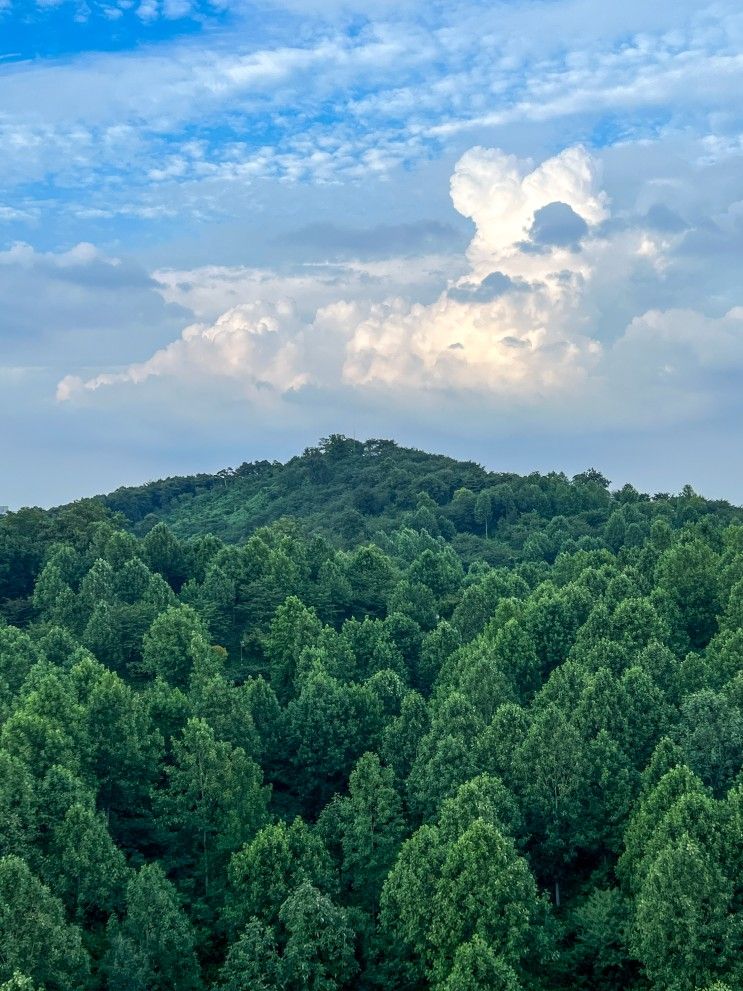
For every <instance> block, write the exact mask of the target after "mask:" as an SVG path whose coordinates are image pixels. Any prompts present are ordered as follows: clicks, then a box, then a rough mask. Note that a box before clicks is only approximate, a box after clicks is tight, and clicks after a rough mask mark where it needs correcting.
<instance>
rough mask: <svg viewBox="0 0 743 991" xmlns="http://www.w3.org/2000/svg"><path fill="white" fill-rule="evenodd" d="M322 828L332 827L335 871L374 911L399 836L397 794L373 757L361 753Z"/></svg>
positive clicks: (354, 896) (354, 897)
mask: <svg viewBox="0 0 743 991" xmlns="http://www.w3.org/2000/svg"><path fill="white" fill-rule="evenodd" d="M328 811H332V817H331V818H330V821H329V822H328V824H327V826H326V828H328V827H329V828H330V830H331V832H332V833H335V836H334V840H335V842H336V843H337V844H338V846H339V847H340V852H341V877H342V880H343V882H344V885H345V886H346V887H347V888H348V891H349V896H350V900H351V901H352V903H354V904H356V905H359V906H360V907H361V908H363V909H364V910H365V911H367V912H369V913H371V914H372V915H375V914H376V911H377V906H378V903H379V896H380V893H381V890H382V885H383V883H384V879H385V877H386V876H387V874H388V872H389V870H390V867H391V866H392V864H393V863H394V860H395V857H396V856H397V852H398V850H399V847H400V844H401V842H402V837H403V829H404V824H403V818H402V806H401V802H400V796H399V795H398V794H397V791H396V790H395V785H394V773H393V771H392V770H391V769H390V768H386V767H382V765H381V764H380V761H379V757H378V756H377V755H376V754H373V753H366V754H364V755H363V756H362V757H361V758H360V759H359V761H358V762H357V764H356V767H355V768H354V769H353V772H352V774H351V777H350V780H349V794H348V797H346V798H341V799H339V800H338V801H337V802H336V803H335V804H333V805H331V806H330V807H329V810H328Z"/></svg>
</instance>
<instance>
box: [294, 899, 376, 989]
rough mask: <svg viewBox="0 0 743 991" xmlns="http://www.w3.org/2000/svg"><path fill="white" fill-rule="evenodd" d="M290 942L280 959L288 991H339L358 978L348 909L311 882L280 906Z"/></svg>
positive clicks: (353, 936)
mask: <svg viewBox="0 0 743 991" xmlns="http://www.w3.org/2000/svg"><path fill="white" fill-rule="evenodd" d="M279 918H280V919H281V922H282V923H283V925H284V926H285V928H286V931H287V933H288V939H287V941H286V946H285V948H284V953H283V955H282V958H281V973H282V977H283V980H284V982H285V986H286V989H287V991H338V989H340V988H342V987H343V986H344V985H346V984H348V982H349V981H351V980H352V978H353V977H355V975H356V973H357V972H358V964H357V963H356V960H355V957H354V942H355V934H354V931H353V929H352V928H351V925H350V923H349V919H348V914H347V913H346V911H345V909H343V908H340V907H339V906H338V905H335V904H334V903H333V902H332V901H331V900H330V899H329V898H328V897H327V895H323V894H322V893H321V892H320V891H318V890H317V888H314V887H313V886H312V885H311V884H310V883H309V882H304V883H303V884H300V886H299V887H298V888H296V889H295V891H293V892H292V894H291V895H290V896H289V897H288V898H287V900H286V901H285V902H284V904H283V905H282V906H281V911H280V912H279Z"/></svg>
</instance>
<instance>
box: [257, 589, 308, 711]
mask: <svg viewBox="0 0 743 991" xmlns="http://www.w3.org/2000/svg"><path fill="white" fill-rule="evenodd" d="M321 631H322V623H321V622H320V620H319V619H318V617H317V613H316V612H315V610H314V609H308V608H307V606H305V604H304V603H303V602H302V601H301V600H300V599H298V598H297V597H296V596H295V595H292V596H290V597H289V598H288V599H287V600H286V602H284V603H283V604H282V605H280V606H279V608H278V609H277V610H276V614H275V615H274V618H273V619H272V620H271V625H270V627H269V629H268V634H267V635H266V637H265V639H264V641H263V650H264V652H265V655H266V660H267V661H268V667H269V672H270V677H271V687H272V688H273V690H274V692H276V696H277V698H278V699H279V700H280V701H282V702H287V701H288V700H289V699H290V698H291V696H292V695H293V694H294V678H295V675H296V672H297V665H298V664H299V659H300V657H301V656H302V651H303V650H304V649H305V648H306V647H312V646H314V644H315V643H316V642H317V640H318V639H319V637H320V633H321Z"/></svg>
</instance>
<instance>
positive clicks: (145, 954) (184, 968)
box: [103, 864, 201, 991]
mask: <svg viewBox="0 0 743 991" xmlns="http://www.w3.org/2000/svg"><path fill="white" fill-rule="evenodd" d="M107 943H108V951H107V954H106V957H105V960H104V965H103V967H104V971H105V973H106V976H107V979H108V987H109V989H110V991H173V989H175V988H178V991H198V989H200V988H201V979H200V976H199V968H198V964H197V961H196V953H195V945H196V936H195V933H194V931H193V928H192V926H191V923H190V922H189V921H188V919H187V918H186V915H185V914H184V912H183V910H182V909H181V906H180V904H179V899H178V894H177V892H176V889H175V888H174V887H173V885H172V884H171V883H170V881H168V879H167V878H166V877H165V874H164V872H163V870H162V868H161V867H160V865H159V864H146V865H145V866H144V867H142V868H140V870H139V871H138V872H137V874H136V875H135V876H134V877H133V878H132V880H131V881H130V882H129V883H128V885H127V888H126V914H125V916H124V919H123V921H121V922H118V920H117V919H115V918H114V919H112V920H111V922H110V923H109V926H108V933H107Z"/></svg>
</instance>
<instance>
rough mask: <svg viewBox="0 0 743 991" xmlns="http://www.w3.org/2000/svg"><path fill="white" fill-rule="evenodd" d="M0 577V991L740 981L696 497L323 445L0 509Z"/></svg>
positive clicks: (477, 990)
mask: <svg viewBox="0 0 743 991" xmlns="http://www.w3.org/2000/svg"><path fill="white" fill-rule="evenodd" d="M0 601H1V603H2V615H3V616H4V619H1V620H0V725H1V729H0V988H1V989H4V991H10V989H15V991H37V989H40V988H44V989H49V991H77V989H90V991H93V989H99V988H100V989H103V988H107V989H110V991H166V989H178V991H180V989H184V991H197V989H206V988H213V989H215V991H216V989H222V991H306V989H309V991H334V989H351V988H361V989H393V991H394V989H398V991H425V989H432V991H552V989H571V991H572V989H586V991H589V989H590V991H620V989H656V991H695V989H715V991H725V989H726V988H728V989H734V988H737V987H740V986H741V985H742V984H743V964H742V963H741V960H742V959H743V954H742V953H741V950H742V949H743V853H742V850H743V843H741V837H742V836H743V774H742V773H741V766H742V763H743V512H741V511H739V510H737V509H735V508H734V507H731V506H730V505H728V504H727V503H720V502H709V501H707V500H704V499H702V498H701V497H699V496H697V495H696V494H695V493H694V492H693V491H692V490H691V489H689V488H687V489H685V490H684V491H683V492H682V493H681V494H680V495H679V496H674V497H670V496H668V495H665V494H658V495H656V496H654V497H652V498H651V497H648V496H645V495H642V494H640V493H638V492H637V491H636V490H635V489H633V488H632V487H631V486H625V487H624V488H623V489H621V490H619V491H615V492H611V491H610V489H609V482H608V481H607V480H606V479H605V478H603V477H602V476H601V474H600V473H598V472H596V471H593V470H591V471H587V472H585V473H583V474H582V475H579V476H576V477H575V478H573V479H572V480H569V479H567V478H566V477H564V476H562V475H554V474H553V475H547V476H540V475H536V474H535V475H531V476H528V477H519V476H515V475H510V474H509V475H505V474H491V473H488V472H486V471H484V470H483V469H482V468H480V467H478V466H477V465H474V464H462V463H458V462H455V461H453V460H451V459H448V458H443V457H435V456H430V455H426V454H423V453H421V452H418V451H410V450H405V449H401V448H398V447H396V446H395V445H394V444H393V443H392V442H389V441H369V442H367V443H365V444H361V443H359V442H356V441H351V440H348V439H347V438H342V437H332V438H330V439H328V440H327V441H323V442H322V443H321V445H320V446H319V447H318V448H316V449H312V450H309V451H306V452H305V454H304V455H303V456H302V457H301V458H295V459H293V460H292V461H290V462H289V463H288V464H287V465H283V466H282V465H278V464H266V463H262V464H258V465H245V466H242V467H241V468H240V469H238V470H236V471H234V472H223V473H220V475H218V476H199V477H197V478H191V479H170V480H167V481H166V482H163V483H151V484H149V485H147V486H144V487H142V488H140V489H125V490H120V491H118V492H116V493H114V494H112V495H111V496H108V497H101V498H98V499H92V500H85V501H82V502H80V503H76V504H73V505H71V506H67V507H62V508H60V509H57V510H52V511H49V512H44V511H41V510H23V511H21V512H18V513H12V514H9V515H8V516H7V517H5V518H4V519H3V520H1V521H0ZM3 982H5V983H3Z"/></svg>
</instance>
